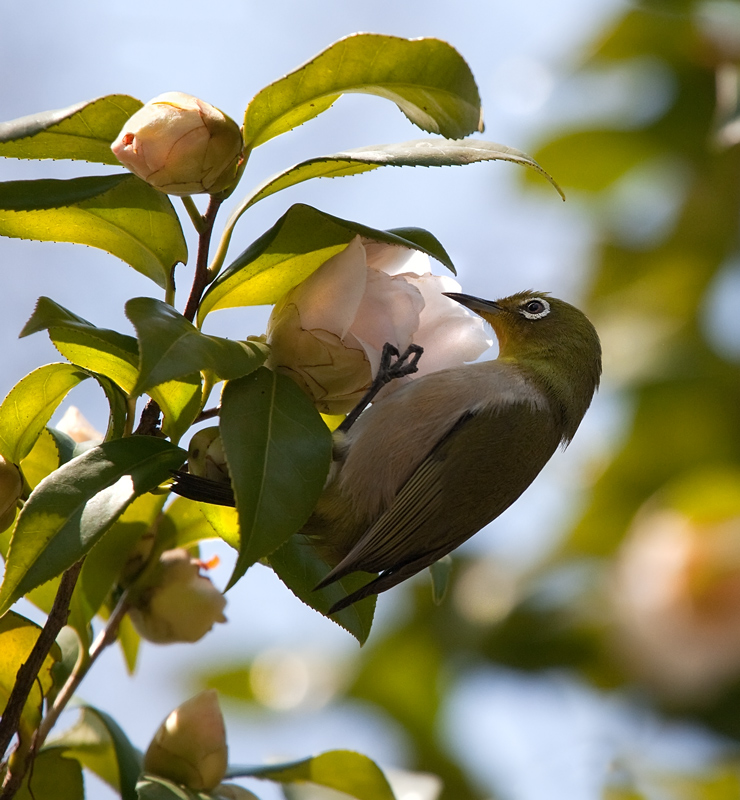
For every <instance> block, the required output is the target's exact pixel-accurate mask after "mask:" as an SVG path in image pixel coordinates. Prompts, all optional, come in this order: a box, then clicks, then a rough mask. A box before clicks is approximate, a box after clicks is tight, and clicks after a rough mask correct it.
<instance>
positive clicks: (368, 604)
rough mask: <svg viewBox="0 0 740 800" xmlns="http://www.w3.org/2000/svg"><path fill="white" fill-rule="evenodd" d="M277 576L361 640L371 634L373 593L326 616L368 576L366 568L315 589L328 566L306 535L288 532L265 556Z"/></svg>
mask: <svg viewBox="0 0 740 800" xmlns="http://www.w3.org/2000/svg"><path fill="white" fill-rule="evenodd" d="M267 560H268V562H269V564H270V566H271V567H272V568H273V570H274V571H275V573H276V574H277V576H278V577H279V578H280V580H281V581H282V582H283V583H284V584H285V585H286V586H287V587H288V588H289V589H290V591H291V592H293V594H294V595H295V596H296V597H297V598H298V599H299V600H302V601H303V602H304V603H305V604H306V605H308V606H310V607H311V608H313V609H315V610H316V611H318V612H319V614H323V615H324V616H325V617H328V618H329V619H330V620H332V621H333V622H336V623H337V625H339V626H341V627H342V628H344V629H345V630H346V631H347V632H349V633H351V634H352V635H353V636H354V637H355V639H357V641H358V642H359V643H360V644H364V643H365V641H366V640H367V637H368V636H369V635H370V628H371V626H372V623H373V615H374V613H375V602H376V600H377V598H376V597H375V595H373V596H372V597H366V598H365V599H364V600H360V602H359V603H353V604H352V605H351V606H349V607H348V608H343V609H342V610H341V611H338V612H337V613H336V614H332V615H331V616H329V609H330V608H331V607H332V606H333V605H334V603H337V602H339V601H340V600H343V599H344V598H345V597H347V596H348V595H350V594H351V593H352V592H354V591H355V590H357V589H359V588H360V587H362V586H364V585H365V584H366V583H367V582H368V580H369V579H370V578H371V577H375V576H374V575H368V574H367V573H365V572H354V573H352V574H351V575H346V576H345V577H344V578H342V579H341V580H338V581H336V582H335V583H332V584H330V585H329V586H325V587H324V588H323V589H319V590H318V591H314V586H316V584H317V583H318V582H319V581H320V580H321V579H322V578H325V577H326V576H327V575H328V574H329V571H330V570H331V565H330V564H327V563H326V562H325V561H324V560H323V559H322V558H321V557H320V556H319V554H318V553H317V552H316V550H315V549H314V548H313V547H312V546H311V543H310V542H309V541H308V540H307V539H306V537H305V536H301V535H296V536H291V537H290V539H288V541H287V542H286V543H285V544H284V545H283V546H282V547H280V548H278V549H277V550H276V551H275V552H274V553H272V554H271V555H269V556H268V558H267Z"/></svg>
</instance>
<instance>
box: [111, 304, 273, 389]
mask: <svg viewBox="0 0 740 800" xmlns="http://www.w3.org/2000/svg"><path fill="white" fill-rule="evenodd" d="M126 316H127V317H128V318H129V319H130V320H131V322H132V323H133V325H134V327H135V328H136V332H137V334H138V337H139V349H140V352H141V367H140V371H139V380H138V383H137V385H136V389H135V393H136V394H139V393H141V392H142V391H147V390H148V389H151V388H152V387H153V386H157V385H159V384H161V383H164V382H165V381H168V380H172V379H173V378H180V377H182V376H183V375H189V374H191V373H193V372H200V371H202V370H210V371H212V372H213V373H214V374H215V375H216V377H217V378H218V379H219V380H232V379H234V378H241V377H242V375H247V374H248V373H250V372H252V371H253V370H255V369H257V367H259V366H261V365H262V364H263V363H264V361H265V358H266V357H267V353H268V348H267V346H266V345H263V344H260V343H258V342H238V341H233V340H231V339H223V338H221V337H218V336H207V335H206V334H204V333H201V332H200V331H199V330H198V329H197V328H196V327H195V326H194V325H193V324H192V323H191V322H188V320H187V319H185V317H183V316H182V314H179V313H178V312H177V311H176V310H175V309H174V308H172V306H170V305H168V304H167V303H163V302H162V301H161V300H155V299H154V298H151V297H135V298H133V299H132V300H129V301H128V302H127V303H126Z"/></svg>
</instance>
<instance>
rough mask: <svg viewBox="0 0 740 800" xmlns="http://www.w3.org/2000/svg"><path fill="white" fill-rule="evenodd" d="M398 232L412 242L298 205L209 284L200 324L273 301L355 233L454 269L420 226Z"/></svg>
mask: <svg viewBox="0 0 740 800" xmlns="http://www.w3.org/2000/svg"><path fill="white" fill-rule="evenodd" d="M402 230H404V231H414V234H413V235H412V238H408V239H407V238H403V236H400V235H398V234H397V233H395V232H394V231H379V230H375V229H373V228H368V227H367V226H366V225H360V224H359V223H357V222H350V221H349V220H345V219H340V218H339V217H334V216H332V215H331V214H326V213H324V212H323V211H319V210H318V209H317V208H312V207H311V206H307V205H304V204H303V203H297V204H296V205H294V206H291V207H290V208H289V209H288V211H287V212H286V213H285V214H284V215H283V216H282V217H281V218H280V219H279V220H278V221H277V222H276V223H275V225H273V226H272V228H270V230H269V231H267V232H266V233H264V234H262V236H260V237H259V239H257V240H256V241H254V242H253V243H252V244H251V245H250V246H249V247H248V248H247V249H246V250H245V251H244V252H243V253H242V254H241V255H240V256H238V257H237V259H236V260H235V261H234V262H233V263H232V264H230V265H229V267H228V268H227V269H226V270H224V272H223V273H221V275H219V276H218V278H217V279H216V280H215V281H214V282H213V283H212V284H211V285H210V287H209V288H208V291H207V292H206V293H205V295H204V296H203V300H202V302H201V305H200V309H199V311H198V323H199V324H202V321H203V319H204V318H205V316H206V314H208V313H210V312H211V311H214V310H215V309H219V308H232V307H234V306H250V305H263V304H266V303H276V302H277V301H278V300H279V299H280V298H281V297H282V296H283V295H284V294H285V293H286V292H287V291H288V290H289V289H292V288H293V287H294V286H297V285H298V284H299V283H301V281H304V280H305V279H306V278H307V277H308V276H309V275H310V274H311V273H312V272H314V271H315V270H317V269H318V268H319V267H320V266H321V265H322V264H323V263H324V262H325V261H327V260H328V259H329V258H331V257H332V256H335V255H336V254H337V253H341V252H342V250H344V249H345V247H346V246H347V245H348V244H349V243H350V242H351V241H352V239H354V237H355V236H357V235H358V234H359V235H360V236H365V237H367V238H368V239H373V240H374V241H378V242H386V243H388V244H394V245H400V246H402V247H409V248H411V249H413V250H419V251H420V252H422V253H426V254H427V255H429V256H431V257H432V258H435V259H437V260H439V261H441V262H442V263H443V264H444V265H445V266H446V267H448V268H449V269H450V270H451V271H452V272H454V271H455V269H454V266H453V265H452V262H451V261H450V258H449V256H448V255H447V253H446V252H445V250H444V248H443V247H442V245H441V244H440V243H439V242H438V241H437V240H436V239H435V238H434V236H432V234H431V233H429V232H428V231H424V235H423V237H422V235H421V234H420V233H419V229H418V228H414V229H409V228H407V229H402Z"/></svg>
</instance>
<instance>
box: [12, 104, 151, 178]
mask: <svg viewBox="0 0 740 800" xmlns="http://www.w3.org/2000/svg"><path fill="white" fill-rule="evenodd" d="M141 106H142V103H141V101H139V100H136V99H135V98H133V97H129V96H128V95H125V94H110V95H107V96H105V97H98V98H97V99H95V100H88V101H86V102H83V103H75V105H73V106H69V107H68V108H62V109H59V110H58V111H42V112H41V113H39V114H30V115H29V116H27V117H20V118H19V119H14V120H11V121H10V122H2V123H0V156H5V157H6V158H72V159H84V160H85V161H97V162H101V163H103V164H119V163H120V162H119V161H118V159H117V158H116V157H115V156H114V155H113V152H112V150H111V149H110V146H111V143H112V142H113V140H114V139H115V138H116V137H117V136H118V134H119V132H120V130H121V128H122V127H123V124H124V123H125V122H126V120H127V119H128V118H129V117H130V116H131V115H132V114H134V113H135V112H136V111H138V110H139V109H140V108H141Z"/></svg>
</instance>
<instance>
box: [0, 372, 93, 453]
mask: <svg viewBox="0 0 740 800" xmlns="http://www.w3.org/2000/svg"><path fill="white" fill-rule="evenodd" d="M87 377H89V376H88V374H87V373H86V372H83V371H82V370H81V369H79V368H78V367H76V366H74V365H73V364H46V365H45V366H43V367H39V368H38V369H35V370H34V371H33V372H31V373H29V374H28V375H26V377H25V378H22V379H21V380H20V381H18V383H16V385H15V386H14V387H13V388H12V389H11V390H10V392H9V394H8V396H7V397H6V398H5V400H3V403H2V405H0V453H1V454H2V455H3V456H5V458H7V459H8V461H12V462H13V463H14V464H18V463H20V461H21V459H22V458H25V457H26V456H27V455H28V454H29V453H30V452H31V448H32V447H33V445H34V444H35V442H36V440H37V439H38V437H39V436H40V435H41V431H43V429H44V427H45V426H46V423H47V422H48V421H49V420H50V419H51V415H52V414H53V413H54V411H55V410H56V408H57V406H58V405H59V403H61V402H62V400H63V399H64V398H65V397H66V395H67V392H69V390H70V389H73V388H74V387H75V386H77V384H78V383H80V382H81V381H84V380H85V379H86V378H87Z"/></svg>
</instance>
